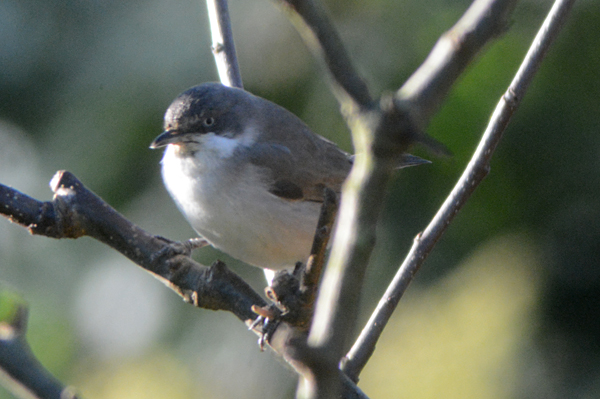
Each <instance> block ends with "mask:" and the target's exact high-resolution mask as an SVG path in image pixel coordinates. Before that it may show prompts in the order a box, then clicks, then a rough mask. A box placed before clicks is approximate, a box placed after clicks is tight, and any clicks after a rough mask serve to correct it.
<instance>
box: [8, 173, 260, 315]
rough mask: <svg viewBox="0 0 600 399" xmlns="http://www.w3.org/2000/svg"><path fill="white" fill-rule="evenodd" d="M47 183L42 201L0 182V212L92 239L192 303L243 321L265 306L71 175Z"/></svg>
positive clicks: (229, 275)
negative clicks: (45, 198)
mask: <svg viewBox="0 0 600 399" xmlns="http://www.w3.org/2000/svg"><path fill="white" fill-rule="evenodd" d="M51 186H52V190H53V191H54V193H55V195H54V198H53V199H52V201H49V202H40V201H37V200H35V199H33V198H30V197H28V196H26V195H24V194H21V193H19V192H18V191H16V190H14V189H12V188H10V187H7V186H4V185H1V184H0V213H1V214H3V215H5V216H7V217H8V218H9V219H10V220H11V221H13V222H16V223H19V224H21V225H23V226H26V227H27V228H28V230H29V231H30V232H31V233H32V234H39V235H45V236H48V237H53V238H79V237H82V236H86V235H87V236H90V237H93V238H95V239H97V240H99V241H101V242H103V243H105V244H106V245H108V246H110V247H112V248H114V249H116V250H117V251H119V252H121V253H122V254H123V255H125V256H126V257H128V258H129V259H131V260H132V261H133V262H135V263H137V264H138V265H140V266H141V267H143V268H144V269H146V270H147V271H149V272H151V273H153V274H154V275H156V276H157V277H159V278H160V279H161V280H162V281H164V282H165V284H167V285H168V286H169V287H170V288H172V289H173V290H174V291H175V292H177V293H178V294H179V295H181V296H182V297H183V298H184V299H185V300H186V301H187V302H190V303H193V304H194V305H195V306H198V307H202V308H206V309H212V310H228V311H231V312H232V313H234V314H235V315H236V316H237V317H238V318H240V319H241V320H243V321H246V320H249V319H253V318H254V316H255V315H254V314H253V313H252V311H251V307H252V305H258V306H264V304H265V302H264V300H263V299H262V298H261V297H260V296H259V295H258V294H257V293H255V292H254V290H252V288H251V287H250V286H249V285H248V284H247V283H246V282H244V281H243V280H242V279H241V278H240V277H238V276H237V275H235V274H234V273H233V272H231V271H230V270H228V269H227V267H226V266H225V265H224V264H222V263H220V262H216V263H215V264H213V265H212V266H210V267H207V266H203V265H200V264H199V263H196V262H195V261H194V260H192V259H191V258H190V256H189V253H190V250H191V247H190V246H189V245H187V244H185V243H183V244H182V243H175V242H172V241H169V240H167V239H165V238H162V237H157V236H154V235H152V234H149V233H147V232H146V231H144V230H142V229H141V228H139V227H138V226H136V225H135V224H133V223H131V222H130V221H129V220H127V219H125V218H124V217H123V216H122V215H121V214H120V213H118V212H117V211H115V210H114V209H113V208H111V207H110V206H109V205H108V204H107V203H105V202H104V201H102V199H100V198H99V197H98V196H96V195H95V194H94V193H92V192H91V191H89V190H88V189H87V188H85V187H84V186H83V184H82V183H81V182H80V181H79V180H77V178H76V177H75V176H73V175H72V174H71V173H69V172H64V171H62V172H58V173H57V174H56V175H55V176H54V178H53V179H52V183H51Z"/></svg>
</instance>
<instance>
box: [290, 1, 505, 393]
mask: <svg viewBox="0 0 600 399" xmlns="http://www.w3.org/2000/svg"><path fill="white" fill-rule="evenodd" d="M514 1H515V0H496V1H491V0H479V1H476V3H475V5H474V6H472V7H471V8H470V9H469V10H468V11H467V13H466V14H465V17H463V18H462V19H461V20H460V21H459V23H457V25H456V26H455V27H454V28H453V30H451V34H448V35H447V36H446V39H444V40H440V43H441V44H439V45H438V46H436V49H435V50H434V53H435V54H436V55H435V56H434V57H430V58H429V59H428V60H427V61H426V62H425V63H424V65H423V67H422V68H420V69H419V71H418V73H417V74H416V76H417V77H418V79H417V80H414V79H413V80H412V81H411V82H420V84H419V85H415V84H414V83H411V84H410V85H409V86H408V87H409V88H410V87H411V86H414V87H415V88H414V89H411V90H408V89H406V88H405V89H404V90H402V89H401V90H400V91H399V94H398V95H396V96H395V97H394V98H387V97H384V98H382V99H381V100H380V101H379V102H373V101H371V99H370V96H368V90H367V88H366V85H364V83H362V80H361V79H360V78H358V75H357V73H356V72H355V69H354V68H353V66H352V64H351V62H350V61H349V57H348V56H347V53H346V52H345V51H344V50H343V47H342V46H341V40H339V37H338V35H337V33H335V32H334V31H333V27H332V24H331V23H330V22H328V19H327V17H326V16H325V14H324V13H323V12H322V8H321V6H320V5H317V4H316V2H314V1H312V0H295V1H292V0H288V1H286V4H288V5H290V6H291V7H292V9H293V10H294V11H296V13H297V15H299V16H300V17H301V18H303V25H302V26H306V27H308V28H309V29H310V30H311V34H308V35H307V34H306V33H305V32H302V33H304V35H303V36H304V37H305V38H308V40H307V41H308V42H309V45H310V44H313V42H315V41H316V42H317V44H318V46H317V48H319V49H320V51H321V53H322V56H323V57H324V59H325V62H326V64H327V65H328V67H329V70H330V73H331V75H333V76H334V79H335V80H336V82H337V83H338V85H339V86H340V87H341V89H342V90H344V91H345V93H346V95H345V96H338V98H340V102H341V105H342V110H343V111H346V117H347V121H348V124H349V126H350V128H351V131H352V137H353V142H354V147H355V152H356V158H355V163H354V167H353V168H352V171H351V173H350V176H349V177H348V179H347V181H346V183H345V185H344V189H343V191H342V203H341V207H340V212H339V221H338V226H337V230H336V235H335V239H334V243H333V247H332V250H331V255H330V258H329V262H328V265H327V269H326V271H325V276H324V278H323V282H322V284H321V291H320V294H319V298H318V300H317V305H316V309H315V317H314V320H313V325H312V328H311V331H310V335H309V339H308V344H309V347H310V348H312V350H311V351H307V352H306V353H305V356H306V357H305V359H304V360H305V361H306V364H310V365H312V367H311V373H312V378H311V380H312V384H313V387H312V388H313V389H310V390H308V391H310V392H312V393H311V395H313V396H311V397H323V398H325V397H327V398H329V397H335V396H337V394H338V392H339V380H338V379H337V374H336V372H335V370H336V369H337V367H338V362H339V360H340V359H341V357H342V355H343V352H344V350H346V348H347V347H348V346H349V344H350V340H351V336H352V332H353V329H354V328H355V325H356V318H357V313H358V303H359V300H360V292H361V289H362V284H363V279H364V273H365V269H366V266H367V264H368V262H369V258H370V255H371V252H372V250H373V247H374V245H375V238H376V232H375V229H376V224H377V220H378V217H379V214H380V211H381V207H382V204H381V198H382V197H383V196H384V194H385V190H386V187H387V184H388V181H389V178H390V175H391V173H392V171H393V169H394V167H395V163H396V160H397V158H398V157H399V156H400V154H402V153H403V152H405V151H406V150H407V149H408V147H409V146H410V145H411V144H412V143H414V142H424V143H428V144H433V147H438V145H437V144H435V143H434V142H433V140H432V139H429V138H428V137H427V136H425V135H424V134H423V133H422V131H423V128H424V127H425V126H426V125H427V123H428V121H429V119H430V118H431V115H433V111H434V110H435V109H437V107H438V106H439V103H440V102H441V100H442V99H443V98H444V97H445V96H446V94H447V92H448V90H449V88H450V86H451V85H452V84H453V83H454V82H455V81H456V79H457V78H458V76H459V75H460V73H461V72H462V71H464V68H465V66H466V65H467V64H468V63H469V62H470V61H471V60H472V58H473V56H474V55H475V54H476V53H477V52H478V51H479V50H480V49H481V48H482V47H483V45H484V44H485V43H486V42H487V41H489V40H490V39H491V38H492V37H494V36H496V35H497V34H499V33H500V32H501V31H502V30H503V28H504V26H506V17H507V15H508V13H509V12H510V10H512V8H513V6H514ZM474 10H475V11H474ZM490 18H491V19H490ZM490 20H493V21H497V22H496V23H494V24H492V27H491V28H489V27H487V26H485V24H484V23H483V21H488V23H489V21H490ZM465 21H466V22H465ZM467 22H468V23H467ZM500 27H502V28H500ZM332 31H333V33H332ZM451 35H452V36H451ZM450 37H452V38H453V40H452V41H450V40H448V39H449V38H450ZM331 38H334V39H331ZM449 44H451V46H448V45H449ZM443 47H446V49H445V50H444V54H446V57H445V58H444V59H443V60H442V61H443V62H440V63H439V65H438V66H437V68H432V65H434V62H433V61H435V60H437V58H438V56H439V54H440V52H442V49H443ZM448 47H449V49H448ZM340 49H341V50H340ZM348 77H350V78H351V79H348ZM415 79H416V78H415ZM356 81H360V82H361V83H362V85H361V84H356ZM357 87H358V89H357ZM347 98H350V99H351V101H352V105H353V106H352V108H351V109H350V111H351V112H349V111H348V107H347V103H348V101H347Z"/></svg>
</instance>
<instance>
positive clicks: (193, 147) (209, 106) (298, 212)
mask: <svg viewBox="0 0 600 399" xmlns="http://www.w3.org/2000/svg"><path fill="white" fill-rule="evenodd" d="M164 129H165V131H164V132H163V133H162V134H161V135H159V136H158V137H157V138H156V139H155V140H154V141H153V142H152V144H151V146H150V147H151V148H160V147H164V146H166V150H165V153H164V156H163V159H162V176H163V180H164V183H165V186H166V188H167V190H168V192H169V194H170V195H171V196H172V197H173V199H174V200H175V203H176V204H177V206H178V207H179V209H180V210H181V212H182V213H183V215H184V216H185V217H186V219H187V220H188V222H189V223H190V224H191V225H192V227H193V228H194V230H196V232H198V234H199V235H200V236H202V238H204V239H205V240H206V241H208V242H209V243H210V244H211V245H212V246H213V247H215V248H218V249H220V250H221V251H223V252H225V253H227V254H229V255H231V256H232V257H234V258H237V259H239V260H241V261H243V262H245V263H248V264H250V265H253V266H258V267H261V268H264V269H270V270H281V269H285V268H292V267H294V265H295V264H296V263H297V262H299V261H301V262H304V261H306V259H307V258H308V256H309V254H310V248H311V245H312V240H313V236H314V233H315V228H316V225H317V221H318V217H319V212H320V208H321V203H322V201H323V189H324V187H329V188H331V189H333V190H334V191H336V192H338V193H339V192H340V191H341V186H342V183H343V182H344V180H345V179H346V177H347V176H348V173H349V171H350V168H351V167H352V156H350V155H349V154H347V153H345V152H344V151H342V150H340V149H339V148H338V147H337V146H336V145H335V144H333V143H332V142H330V141H328V140H326V139H324V138H323V137H321V136H319V135H317V134H315V133H313V132H312V131H311V130H310V129H309V128H308V126H306V125H305V124H304V123H303V122H302V121H301V120H300V119H299V118H298V117H296V116H295V115H293V114H292V113H291V112H289V111H287V110H285V109H284V108H282V107H280V106H278V105H276V104H274V103H272V102H270V101H267V100H265V99H262V98H260V97H256V96H254V95H252V94H250V93H248V92H246V91H244V90H241V89H236V88H231V87H226V86H223V85H221V84H219V83H205V84H202V85H199V86H195V87H192V88H191V89H189V90H187V91H185V92H183V93H182V94H181V95H179V96H178V97H177V98H176V99H175V100H174V101H173V103H171V105H170V106H169V108H168V109H167V112H166V114H165V120H164ZM425 162H427V161H424V160H422V159H420V158H417V157H414V156H410V155H406V156H405V157H404V158H403V159H402V160H400V163H399V165H398V166H399V167H403V166H410V165H416V164H420V163H425Z"/></svg>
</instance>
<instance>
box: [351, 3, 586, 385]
mask: <svg viewBox="0 0 600 399" xmlns="http://www.w3.org/2000/svg"><path fill="white" fill-rule="evenodd" d="M573 3H574V0H557V1H556V2H555V3H554V6H553V7H552V9H551V10H550V12H549V14H548V16H547V17H546V20H545V21H544V23H543V25H542V27H541V28H540V30H539V32H538V34H537V36H536V37H535V39H534V41H533V43H532V45H531V47H530V49H529V51H528V53H527V55H526V56H525V59H524V61H523V63H522V64H521V67H520V68H519V71H518V72H517V74H516V75H515V78H514V79H513V81H512V82H511V84H510V86H509V87H508V90H507V91H506V93H505V94H504V95H503V96H502V98H501V99H500V102H499V103H498V105H497V106H496V109H495V110H494V112H493V114H492V117H491V120H490V123H489V124H488V126H487V128H486V130H485V132H484V134H483V137H482V139H481V141H480V142H479V145H478V147H477V150H476V151H475V153H474V155H473V157H472V159H471V161H470V162H469V164H468V166H467V168H466V169H465V171H464V173H463V175H462V176H461V177H460V179H459V180H458V182H457V184H456V186H455V187H454V189H453V190H452V192H451V193H450V195H449V196H448V198H447V199H446V201H445V202H444V204H443V205H442V207H441V208H440V210H439V211H438V212H437V214H436V215H435V217H434V218H433V219H432V221H431V222H430V223H429V225H428V226H427V228H426V229H425V230H424V231H423V233H422V234H420V235H418V236H417V237H416V238H415V241H414V244H413V246H412V248H411V250H410V252H409V253H408V255H407V257H406V259H405V260H404V262H403V263H402V265H401V266H400V269H399V270H398V272H397V274H396V276H395V277H394V279H393V281H392V283H391V284H390V286H389V287H388V289H387V291H386V292H385V294H384V295H383V298H382V299H381V300H380V302H379V304H378V306H377V308H376V310H375V312H374V313H373V315H372V316H371V318H370V319H369V321H368V322H367V325H366V327H365V329H364V330H363V331H362V333H361V334H360V336H359V338H358V340H357V341H356V343H355V344H354V346H353V347H352V349H351V350H350V352H349V353H348V355H347V356H346V359H345V361H344V365H343V370H344V371H345V372H346V374H347V375H348V376H349V377H350V378H352V379H353V380H354V381H357V380H358V376H359V374H360V372H361V371H362V369H363V367H364V366H365V365H366V363H367V362H368V360H369V358H370V357H371V355H372V353H373V351H374V349H375V345H376V343H377V341H378V339H379V337H380V335H381V333H382V332H383V329H384V328H385V326H386V325H387V322H388V321H389V319H390V317H391V315H392V313H393V311H394V309H395V308H396V306H397V305H398V302H399V301H400V298H401V297H402V295H403V294H404V292H405V291H406V289H407V287H408V285H409V283H410V282H411V281H412V279H413V277H414V275H415V273H416V272H417V271H418V269H419V267H420V266H421V265H422V264H423V262H424V261H425V258H426V257H427V255H428V254H429V253H430V252H431V250H432V249H433V247H434V245H435V244H436V242H437V241H438V240H439V238H440V237H441V236H442V234H443V233H444V231H445V230H446V228H447V227H448V225H449V224H450V222H451V221H452V219H453V218H454V216H456V214H457V213H458V211H459V210H460V209H461V208H462V206H463V205H464V204H465V202H466V201H467V199H468V198H469V197H470V196H471V194H472V193H473V191H474V190H475V188H476V187H477V186H478V185H479V184H480V183H481V181H482V180H483V178H484V177H485V176H486V175H487V174H488V172H489V169H490V160H491V157H492V155H493V153H494V150H495V149H496V146H497V145H498V142H499V141H500V139H501V138H502V133H503V132H504V130H505V129H506V126H507V125H508V123H509V121H510V118H511V116H512V115H513V114H514V112H515V111H516V110H517V108H518V106H519V104H520V102H521V100H522V98H523V96H524V95H525V92H526V90H527V87H528V85H529V83H530V82H531V80H532V79H533V76H534V74H535V72H536V71H537V69H538V67H539V65H540V64H541V62H542V60H543V58H544V56H545V55H546V52H547V50H548V48H549V46H550V44H551V43H552V41H553V40H554V38H555V37H556V36H557V34H558V32H559V31H560V29H561V27H562V25H563V23H564V21H565V20H566V17H567V14H568V12H569V10H570V8H571V6H572V5H573Z"/></svg>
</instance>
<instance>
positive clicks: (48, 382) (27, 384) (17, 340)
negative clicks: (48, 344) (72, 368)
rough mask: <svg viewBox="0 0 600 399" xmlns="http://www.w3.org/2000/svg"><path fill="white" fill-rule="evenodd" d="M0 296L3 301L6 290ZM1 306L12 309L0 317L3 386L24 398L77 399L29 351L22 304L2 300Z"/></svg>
mask: <svg viewBox="0 0 600 399" xmlns="http://www.w3.org/2000/svg"><path fill="white" fill-rule="evenodd" d="M1 296H2V298H1V299H2V301H3V302H6V292H3V293H2V294H1ZM2 307H3V309H4V310H5V311H7V307H12V308H13V309H11V310H10V311H9V313H11V314H10V317H9V319H7V318H3V319H2V320H0V372H1V374H4V376H6V377H7V378H6V380H7V381H9V382H10V384H7V385H6V387H7V388H9V389H10V390H11V392H12V393H13V394H15V396H19V397H23V398H40V399H42V398H43V399H77V398H78V396H77V395H76V394H75V392H74V390H73V389H72V388H70V387H65V386H64V385H63V384H62V383H61V382H60V381H58V380H57V379H56V378H54V376H53V375H52V374H51V373H50V372H49V371H48V370H46V369H45V368H44V366H43V365H42V364H41V363H40V362H39V360H38V359H37V358H36V357H35V355H34V354H33V352H32V351H31V348H30V346H29V344H28V343H27V340H26V338H25V335H26V333H27V317H28V312H27V308H26V306H25V304H23V303H14V304H7V303H2Z"/></svg>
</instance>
